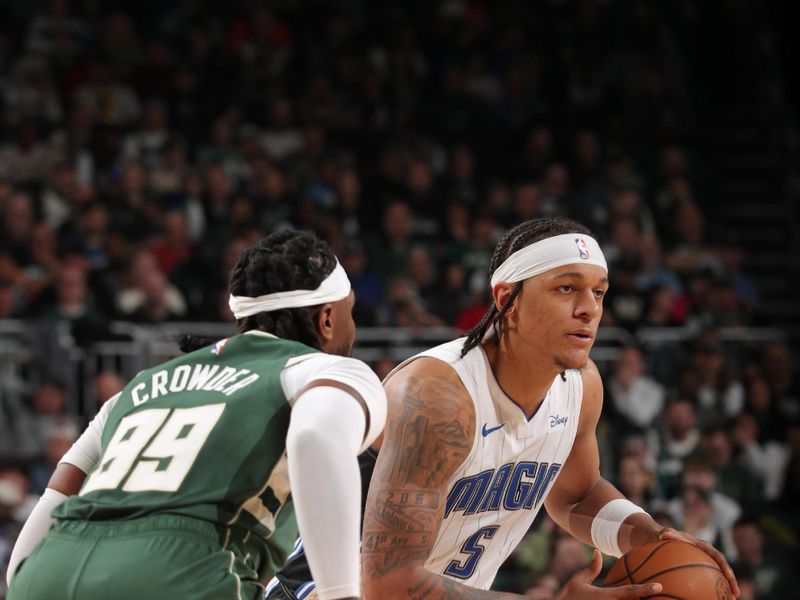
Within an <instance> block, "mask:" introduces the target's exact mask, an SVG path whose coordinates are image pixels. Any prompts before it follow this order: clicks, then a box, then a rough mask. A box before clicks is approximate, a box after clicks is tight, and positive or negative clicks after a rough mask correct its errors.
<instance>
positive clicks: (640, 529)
mask: <svg viewBox="0 0 800 600" xmlns="http://www.w3.org/2000/svg"><path fill="white" fill-rule="evenodd" d="M624 498H625V496H623V495H622V493H621V492H620V491H619V490H618V489H617V488H615V487H614V486H613V485H611V483H610V482H608V481H607V480H605V479H599V480H598V481H597V483H596V484H595V485H594V486H593V487H592V489H591V490H590V491H589V492H588V493H587V494H586V495H585V496H584V497H583V498H581V499H580V500H579V501H578V502H575V503H574V504H571V505H558V504H553V505H550V504H548V507H547V510H548V513H549V514H550V516H551V517H552V518H553V520H554V521H556V523H558V524H559V525H561V527H563V528H564V529H566V530H567V531H569V532H570V533H571V534H572V535H573V537H575V538H577V539H579V540H580V541H582V542H583V543H585V544H588V545H589V546H594V545H595V542H594V540H593V538H592V522H593V521H594V519H595V517H596V516H597V513H598V512H599V511H600V510H601V509H602V508H603V507H604V506H606V505H607V504H608V503H609V502H611V501H612V500H616V499H624ZM662 529H663V528H662V527H661V526H660V525H659V524H658V523H656V522H655V521H654V520H653V518H652V517H651V516H650V515H648V514H646V513H636V514H632V515H630V516H629V517H627V518H626V519H625V520H624V521H623V523H622V526H621V527H620V528H619V534H618V543H619V547H620V550H621V551H622V552H623V553H625V552H627V551H628V550H630V549H631V548H633V547H635V546H640V545H642V544H646V543H648V542H653V541H656V540H657V539H658V536H659V533H660V531H661V530H662Z"/></svg>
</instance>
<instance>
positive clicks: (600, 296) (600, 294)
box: [594, 289, 606, 298]
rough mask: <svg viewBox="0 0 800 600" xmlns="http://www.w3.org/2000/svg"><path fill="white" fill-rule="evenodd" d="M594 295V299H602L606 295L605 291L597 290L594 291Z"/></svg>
mask: <svg viewBox="0 0 800 600" xmlns="http://www.w3.org/2000/svg"><path fill="white" fill-rule="evenodd" d="M594 295H595V298H602V297H603V296H605V295H606V291H605V290H600V289H598V290H595V291H594Z"/></svg>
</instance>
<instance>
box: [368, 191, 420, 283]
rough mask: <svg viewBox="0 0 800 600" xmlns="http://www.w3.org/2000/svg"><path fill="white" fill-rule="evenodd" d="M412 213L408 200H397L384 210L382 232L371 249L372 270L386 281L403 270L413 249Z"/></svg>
mask: <svg viewBox="0 0 800 600" xmlns="http://www.w3.org/2000/svg"><path fill="white" fill-rule="evenodd" d="M412 219H413V216H412V213H411V207H410V206H409V204H408V203H407V202H404V201H401V200H395V201H392V202H390V203H389V204H387V205H386V208H385V209H384V212H383V228H382V234H381V235H380V236H377V237H376V238H375V239H373V241H372V244H371V248H370V251H369V257H370V270H371V271H372V272H374V273H375V274H376V275H377V276H378V277H380V278H381V279H383V280H384V281H386V280H388V279H389V278H391V277H392V276H394V275H397V274H399V273H400V272H401V270H402V269H403V267H404V265H405V264H406V263H407V261H408V254H409V252H410V251H411V247H412V244H411V241H412V240H411V236H412Z"/></svg>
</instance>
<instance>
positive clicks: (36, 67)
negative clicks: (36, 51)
mask: <svg viewBox="0 0 800 600" xmlns="http://www.w3.org/2000/svg"><path fill="white" fill-rule="evenodd" d="M5 105H6V111H7V112H6V114H7V119H8V122H9V124H11V125H15V124H18V123H21V122H23V121H26V120H28V119H30V120H32V121H34V122H38V123H47V124H53V123H56V122H58V121H59V120H61V118H62V117H63V110H62V107H61V98H60V97H59V94H58V91H57V88H56V86H55V84H54V81H53V78H52V77H51V75H50V73H49V67H48V64H47V61H46V60H44V59H42V58H41V57H38V56H34V55H28V56H23V57H22V58H20V60H19V61H18V62H17V64H16V65H15V66H14V72H13V75H12V77H11V81H9V82H8V85H7V87H6V93H5Z"/></svg>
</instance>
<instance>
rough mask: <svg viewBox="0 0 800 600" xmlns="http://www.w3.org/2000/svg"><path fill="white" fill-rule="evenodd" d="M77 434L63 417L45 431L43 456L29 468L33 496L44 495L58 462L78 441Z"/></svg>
mask: <svg viewBox="0 0 800 600" xmlns="http://www.w3.org/2000/svg"><path fill="white" fill-rule="evenodd" d="M79 433H80V430H79V429H78V426H77V425H76V424H75V423H74V422H73V421H72V420H71V419H69V418H67V417H64V416H62V417H60V418H58V419H57V420H55V421H54V422H53V423H52V424H51V425H50V426H49V427H48V428H47V429H46V430H45V439H44V455H43V456H42V458H41V459H40V460H38V461H36V462H35V463H34V464H33V465H32V466H31V490H32V491H33V492H34V493H35V494H37V495H41V494H43V493H44V490H45V488H46V487H47V482H48V481H50V477H51V476H52V475H53V471H55V468H56V466H57V465H58V462H59V461H60V460H61V457H62V456H64V454H65V453H66V452H67V450H69V449H70V447H71V446H72V444H73V443H74V442H75V440H76V439H78V434H79Z"/></svg>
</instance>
